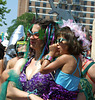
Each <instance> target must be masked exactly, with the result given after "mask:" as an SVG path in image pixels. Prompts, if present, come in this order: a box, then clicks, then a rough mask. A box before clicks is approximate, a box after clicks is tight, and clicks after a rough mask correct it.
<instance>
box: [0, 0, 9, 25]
mask: <svg viewBox="0 0 95 100" xmlns="http://www.w3.org/2000/svg"><path fill="white" fill-rule="evenodd" d="M6 4H7V1H6V0H5V1H3V0H0V22H1V23H0V26H3V25H2V24H4V25H7V23H6V22H5V20H6V18H5V13H9V12H10V11H11V10H10V9H8V10H7V7H5V5H6Z"/></svg>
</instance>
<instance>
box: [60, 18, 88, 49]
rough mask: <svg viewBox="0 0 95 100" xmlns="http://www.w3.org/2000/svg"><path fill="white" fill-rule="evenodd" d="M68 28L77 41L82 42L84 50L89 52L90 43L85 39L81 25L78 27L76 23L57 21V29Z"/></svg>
mask: <svg viewBox="0 0 95 100" xmlns="http://www.w3.org/2000/svg"><path fill="white" fill-rule="evenodd" d="M66 26H68V27H69V28H70V29H71V30H72V32H74V33H75V37H77V38H78V39H77V40H78V41H79V40H81V41H82V43H83V44H82V45H83V47H84V48H85V49H86V50H89V46H90V42H89V41H88V40H87V39H86V33H85V31H82V25H79V24H78V23H76V22H73V20H70V19H68V20H67V21H65V20H61V21H59V27H60V28H63V27H66Z"/></svg>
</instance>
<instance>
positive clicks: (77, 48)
mask: <svg viewBox="0 0 95 100" xmlns="http://www.w3.org/2000/svg"><path fill="white" fill-rule="evenodd" d="M57 36H64V38H65V39H66V40H67V45H68V52H69V53H70V54H72V55H79V54H83V52H84V48H83V46H82V41H81V40H79V41H78V40H77V38H78V37H76V36H75V34H74V32H72V31H71V29H70V28H69V27H63V28H61V29H59V30H58V32H57Z"/></svg>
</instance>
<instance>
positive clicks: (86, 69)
mask: <svg viewBox="0 0 95 100" xmlns="http://www.w3.org/2000/svg"><path fill="white" fill-rule="evenodd" d="M93 64H95V62H91V63H90V64H89V65H88V66H87V67H86V68H85V70H84V71H83V72H82V74H83V75H84V74H85V73H86V72H87V71H88V69H89V68H90V67H91V66H92V65H93Z"/></svg>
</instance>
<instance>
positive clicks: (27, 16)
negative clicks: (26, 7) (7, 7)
mask: <svg viewBox="0 0 95 100" xmlns="http://www.w3.org/2000/svg"><path fill="white" fill-rule="evenodd" d="M33 17H34V14H33V13H24V14H22V15H21V16H20V17H18V18H17V19H14V20H12V24H13V25H12V26H10V27H8V30H7V33H8V39H9V38H10V36H11V35H12V33H13V32H14V30H15V29H16V28H17V27H18V26H19V25H23V26H24V31H25V33H26V30H27V29H28V28H29V26H30V25H31V23H32V19H33Z"/></svg>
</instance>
